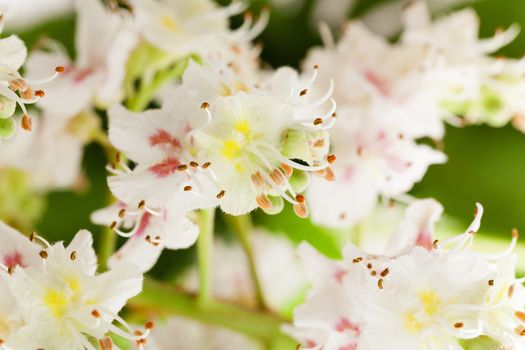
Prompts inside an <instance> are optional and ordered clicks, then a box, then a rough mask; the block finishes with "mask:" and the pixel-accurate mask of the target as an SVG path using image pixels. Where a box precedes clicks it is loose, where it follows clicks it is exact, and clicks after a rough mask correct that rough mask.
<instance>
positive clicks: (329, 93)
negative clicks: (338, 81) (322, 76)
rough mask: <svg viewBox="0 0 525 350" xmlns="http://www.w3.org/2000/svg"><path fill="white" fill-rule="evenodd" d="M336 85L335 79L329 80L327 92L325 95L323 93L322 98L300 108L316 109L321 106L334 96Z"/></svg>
mask: <svg viewBox="0 0 525 350" xmlns="http://www.w3.org/2000/svg"><path fill="white" fill-rule="evenodd" d="M334 87H335V84H334V80H333V79H330V82H329V85H328V89H327V90H326V92H325V93H324V95H322V96H321V97H320V98H318V99H317V100H315V101H313V102H311V103H309V104H307V105H305V106H299V107H298V108H299V109H300V110H303V109H305V110H310V109H315V108H317V107H319V106H321V105H322V104H323V103H325V102H326V101H328V100H329V99H330V98H331V97H332V94H333V93H334Z"/></svg>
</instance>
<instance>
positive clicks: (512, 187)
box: [17, 0, 525, 277]
mask: <svg viewBox="0 0 525 350" xmlns="http://www.w3.org/2000/svg"><path fill="white" fill-rule="evenodd" d="M324 1H326V0H319V2H321V3H322V2H324ZM223 2H225V3H228V2H229V1H223ZM386 2H388V1H376V0H361V1H357V2H356V4H355V6H354V7H353V9H352V10H349V11H348V14H347V17H349V18H350V17H352V18H355V17H359V16H361V15H363V14H366V13H367V12H368V11H370V10H371V9H373V7H374V6H377V5H378V4H380V3H386ZM330 3H331V1H330ZM316 4H317V1H315V0H307V1H300V6H299V7H298V8H296V9H295V10H294V11H292V12H287V11H282V10H279V9H278V8H276V6H275V4H274V3H272V2H268V1H252V5H251V7H252V8H253V11H254V12H255V13H257V12H258V11H259V10H260V9H261V8H262V6H268V7H269V8H270V9H271V10H272V11H271V20H270V24H269V25H268V27H267V29H266V30H265V32H264V33H263V34H262V36H261V37H260V38H259V39H258V41H260V42H261V43H263V45H264V51H263V55H262V56H263V60H264V61H265V62H267V63H269V64H270V65H272V66H281V65H292V66H298V65H299V64H300V62H301V59H302V58H303V57H304V56H305V54H306V52H307V50H308V49H309V48H310V47H311V46H314V45H319V44H320V39H319V37H318V35H317V30H316V26H315V24H314V23H313V22H314V21H313V20H311V19H312V17H313V16H312V13H313V10H314V8H315V6H316ZM326 5H327V6H330V4H329V2H328V1H327V4H326ZM469 6H472V7H473V8H475V9H476V11H477V12H478V14H479V15H480V17H481V36H489V35H492V34H493V33H494V31H495V30H496V28H498V27H502V26H503V27H507V26H508V25H510V24H512V23H519V24H521V26H522V27H525V1H523V0H480V1H475V2H472V4H470V5H469ZM392 16H397V14H393V15H392ZM239 20H240V19H237V20H236V21H234V22H238V21H239ZM74 24H75V19H74V17H73V16H66V17H63V18H58V19H55V20H53V21H51V22H48V23H44V24H41V25H38V26H37V27H35V28H32V29H30V30H26V31H23V32H22V33H20V32H19V31H17V34H19V35H20V36H21V37H22V39H24V40H25V41H26V43H27V44H28V46H29V47H31V46H33V45H35V43H37V41H38V40H39V38H41V37H43V36H48V37H51V38H55V39H58V40H60V41H62V42H63V43H64V44H65V46H66V47H67V48H68V49H69V50H70V52H71V54H74V52H73V51H74V50H73V40H74V39H73V38H74ZM394 36H395V35H394ZM524 53H525V33H521V34H520V35H519V37H518V38H517V39H516V40H515V41H514V42H513V43H512V44H511V45H509V46H508V47H506V48H504V49H503V50H502V51H501V54H503V55H507V56H511V57H520V56H522V55H523V54H524ZM385 64H387V63H386V62H385ZM336 127H337V126H336ZM444 150H445V153H446V154H447V155H448V157H449V161H448V163H447V164H445V165H439V166H432V167H431V168H430V170H429V172H428V173H427V175H426V177H425V179H424V180H423V181H422V182H421V183H419V184H417V185H416V186H415V188H414V190H413V191H412V194H413V195H415V196H417V197H434V198H436V199H437V200H439V201H440V202H441V203H443V205H444V206H445V212H446V214H447V216H448V217H450V218H451V219H452V220H453V221H454V222H456V223H458V224H459V225H458V227H461V225H463V226H465V227H466V225H467V224H468V222H470V220H471V218H472V210H473V207H474V203H475V202H477V201H479V202H481V203H482V204H483V205H484V206H485V209H486V214H485V217H484V220H483V226H482V233H483V234H484V235H487V236H491V237H501V238H502V240H503V239H505V240H507V239H508V237H509V232H510V229H511V228H513V227H516V228H518V229H520V228H522V229H525V215H524V214H525V183H524V179H525V176H524V175H525V162H524V161H523V160H524V155H525V135H523V134H522V133H520V132H519V131H516V130H515V129H513V128H512V127H510V126H509V127H504V128H500V129H494V128H489V127H485V126H471V127H465V128H462V129H457V128H454V127H447V133H446V137H445V139H444ZM105 164H106V159H105V156H104V152H103V151H102V148H101V147H99V146H98V145H95V144H92V145H89V146H87V147H86V152H85V156H84V160H83V169H84V171H85V174H86V175H87V178H88V180H89V181H88V186H87V187H86V188H85V189H83V190H82V191H80V192H54V193H50V194H49V196H48V204H47V207H46V209H45V212H44V214H43V216H42V218H41V219H40V220H39V221H38V222H37V223H36V228H37V229H38V230H39V232H42V233H43V234H44V235H45V236H46V237H48V238H49V239H50V240H58V239H64V237H71V236H72V235H73V234H74V233H75V232H76V231H77V230H78V229H79V228H87V229H89V230H91V231H92V232H93V233H94V235H95V237H99V236H100V232H101V228H100V227H98V226H95V225H92V224H91V223H90V221H89V215H90V214H91V212H92V211H94V210H95V209H98V208H101V207H103V206H105V205H106V204H107V202H108V193H107V186H106V180H105V177H106V172H105V170H104V165H105ZM50 166H53V165H52V164H50ZM290 212H291V211H290V210H285V212H284V213H283V214H281V215H278V216H273V217H267V216H264V215H258V214H256V215H255V219H256V222H257V223H259V224H261V225H264V226H267V227H268V228H270V229H271V230H274V231H285V232H286V233H287V234H288V235H289V236H290V237H291V238H292V239H293V240H294V241H296V242H299V241H301V240H302V239H307V240H309V241H312V242H314V244H315V245H316V246H318V247H319V248H320V249H321V250H322V251H324V252H325V253H326V254H328V255H331V256H337V254H338V252H337V250H338V246H339V245H340V243H341V241H342V240H343V238H344V236H341V234H340V232H332V231H330V230H326V229H323V228H319V227H314V226H313V225H311V224H310V223H309V222H308V221H305V220H300V219H297V218H295V217H294V216H293V215H291V214H290ZM218 220H220V217H219V219H218ZM223 226H224V225H221V223H220V222H218V227H219V231H220V230H221V229H220V228H221V227H223ZM342 237H343V238H342ZM524 244H525V243H524ZM193 255H194V253H193V251H192V250H191V249H190V250H186V251H179V252H169V253H165V254H164V255H163V257H162V260H161V262H160V263H159V264H158V266H159V267H158V268H156V270H155V271H154V272H153V273H154V274H156V275H159V276H164V275H165V274H169V275H170V276H169V277H171V274H172V273H173V272H172V271H171V272H169V273H168V272H167V270H166V269H164V268H163V267H162V266H171V267H173V266H174V265H175V266H179V268H180V266H182V265H184V264H183V262H189V261H191V259H193ZM170 262H171V263H170ZM172 262H178V264H172ZM165 277H168V276H165Z"/></svg>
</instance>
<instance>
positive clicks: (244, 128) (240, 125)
mask: <svg viewBox="0 0 525 350" xmlns="http://www.w3.org/2000/svg"><path fill="white" fill-rule="evenodd" d="M234 128H235V130H237V131H238V132H240V133H241V134H243V135H244V137H246V138H248V136H250V123H248V121H247V120H246V119H241V120H239V121H237V122H236V123H235V125H234Z"/></svg>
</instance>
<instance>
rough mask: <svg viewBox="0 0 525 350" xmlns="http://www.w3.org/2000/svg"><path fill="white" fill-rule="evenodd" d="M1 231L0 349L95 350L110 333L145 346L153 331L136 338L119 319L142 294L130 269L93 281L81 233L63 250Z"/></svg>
mask: <svg viewBox="0 0 525 350" xmlns="http://www.w3.org/2000/svg"><path fill="white" fill-rule="evenodd" d="M0 231H1V236H0V241H1V244H0V246H1V247H2V252H1V258H2V261H1V263H0V268H1V269H2V271H1V272H0V290H1V291H2V298H1V299H2V302H1V303H0V325H1V326H2V327H0V348H1V349H3V350H9V349H37V348H46V349H47V348H49V349H57V350H61V349H64V350H66V349H68V350H70V349H87V350H94V349H96V347H95V346H94V345H93V343H92V341H93V340H103V339H105V337H106V334H107V333H108V332H113V333H115V334H118V335H120V336H123V337H124V338H127V339H129V340H131V341H134V342H136V343H137V345H139V347H142V346H143V345H142V344H144V343H145V339H146V337H147V335H148V333H149V329H151V327H152V325H151V324H147V325H146V332H144V333H141V332H139V333H135V332H134V331H133V330H132V329H131V328H130V327H129V326H128V325H127V324H126V322H125V321H124V320H123V319H122V318H120V317H119V316H118V315H117V313H118V312H119V311H120V309H122V307H123V306H124V305H125V303H126V301H127V300H128V299H129V298H131V297H133V296H135V295H136V294H138V293H139V292H140V291H141V289H142V275H141V274H140V272H139V271H138V270H137V269H136V268H135V267H134V266H132V265H127V266H124V265H122V266H118V267H117V268H116V269H113V270H111V271H108V272H106V273H103V274H98V275H97V274H96V268H97V260H96V255H95V251H94V250H93V248H92V244H93V240H92V237H91V234H90V233H89V232H88V231H85V230H83V231H79V232H78V233H77V234H76V236H75V237H74V238H73V240H72V242H71V243H70V244H69V245H68V246H67V247H65V246H64V244H63V243H62V242H59V243H55V244H53V245H51V244H49V243H48V242H47V241H46V240H45V239H43V238H42V237H39V236H38V235H36V234H32V235H31V237H30V239H27V238H25V239H24V238H23V236H22V235H21V234H20V233H19V232H17V231H15V230H14V229H12V228H10V227H8V226H6V225H5V224H3V223H1V224H0ZM39 243H42V245H41V244H39ZM114 322H119V323H120V324H121V325H122V326H123V327H124V329H125V330H123V329H122V328H120V327H117V326H116V325H115V324H114Z"/></svg>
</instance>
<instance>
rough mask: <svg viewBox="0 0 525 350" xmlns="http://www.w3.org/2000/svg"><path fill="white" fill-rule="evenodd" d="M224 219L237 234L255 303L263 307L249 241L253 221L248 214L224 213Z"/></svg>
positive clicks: (260, 287) (262, 297) (263, 301)
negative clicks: (248, 269)
mask: <svg viewBox="0 0 525 350" xmlns="http://www.w3.org/2000/svg"><path fill="white" fill-rule="evenodd" d="M224 218H225V221H226V222H227V223H228V225H229V227H230V229H231V231H232V232H233V233H234V234H235V236H237V239H238V240H239V242H240V243H241V246H242V248H243V250H244V253H245V254H246V258H247V259H248V265H249V268H250V274H251V278H252V282H253V286H254V288H255V297H256V300H257V305H258V306H259V307H260V308H265V306H266V304H265V300H264V293H263V289H262V286H261V282H260V278H259V276H258V272H257V267H256V263H255V257H254V254H253V248H252V244H251V241H250V237H251V233H252V232H253V223H252V219H251V216H250V214H246V215H239V216H233V215H224Z"/></svg>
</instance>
